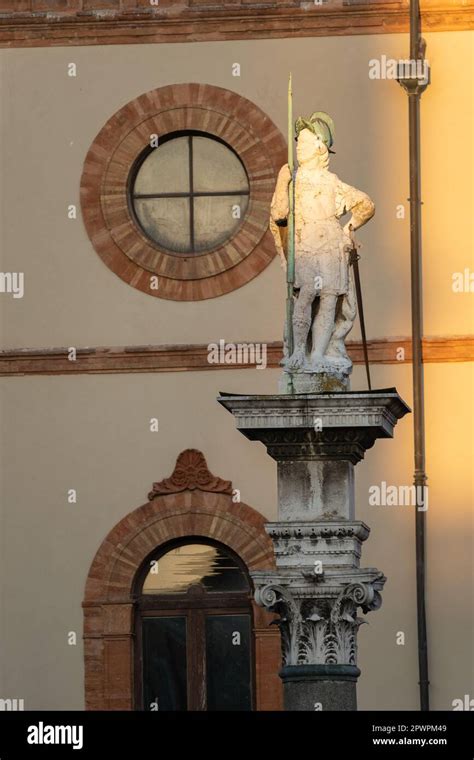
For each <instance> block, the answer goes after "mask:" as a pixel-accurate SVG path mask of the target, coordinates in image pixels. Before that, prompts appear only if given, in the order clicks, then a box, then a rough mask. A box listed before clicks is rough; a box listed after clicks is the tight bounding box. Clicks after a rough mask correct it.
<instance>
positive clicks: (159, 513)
mask: <svg viewBox="0 0 474 760" xmlns="http://www.w3.org/2000/svg"><path fill="white" fill-rule="evenodd" d="M233 493H234V492H233V490H232V484H231V483H230V482H229V481H225V480H222V479H221V478H219V477H216V476H215V475H213V474H212V473H210V472H209V470H208V467H207V464H206V460H205V458H204V456H203V454H202V453H201V452H199V451H197V450H195V449H187V450H186V451H183V452H182V453H181V454H180V455H179V457H178V459H177V461H176V465H175V469H174V471H173V474H172V475H171V477H169V478H165V479H164V480H162V481H160V482H159V483H155V484H154V485H153V489H152V491H151V492H150V493H149V495H148V499H149V501H148V502H147V503H146V504H144V505H143V506H141V507H138V509H135V510H134V511H133V512H131V513H130V514H128V515H126V516H125V517H124V518H123V519H122V520H120V522H119V523H118V524H117V525H116V526H115V527H114V528H112V530H111V531H110V533H109V534H108V535H107V536H106V537H105V539H104V541H103V542H102V544H101V546H100V548H99V550H98V551H97V554H96V556H95V558H94V560H93V562H92V564H91V567H90V570H89V574H88V577H87V582H86V588H85V596H84V602H83V608H84V669H85V704H86V709H88V710H134V709H144V707H143V705H144V702H143V686H140V679H142V680H143V672H142V671H141V672H140V670H139V667H138V661H137V657H138V656H139V655H137V651H138V650H137V647H139V646H142V647H143V641H142V639H140V641H139V638H140V632H139V630H138V627H137V625H138V620H139V619H142V616H140V604H141V600H143V597H144V596H146V594H143V593H142V592H143V584H144V582H145V579H146V576H147V575H148V572H149V571H150V569H151V565H150V564H149V563H150V562H151V561H153V560H157V561H158V562H160V558H162V557H164V556H165V554H166V553H167V551H168V549H170V548H176V547H179V546H180V545H185V544H187V545H197V544H200V545H207V546H213V547H219V548H220V551H221V552H222V553H223V554H224V555H225V556H226V557H228V558H230V560H231V561H232V562H233V563H235V566H236V567H237V568H239V569H240V571H241V572H242V574H243V576H244V577H245V578H247V579H248V578H249V573H252V572H253V571H254V570H268V569H274V567H275V563H274V555H273V546H272V542H271V540H270V538H269V537H268V535H267V533H266V532H265V523H266V520H265V518H264V517H263V516H262V515H261V514H260V513H259V512H257V511H256V510H254V509H252V508H251V507H249V506H248V505H246V504H244V503H243V502H235V501H234V500H233ZM147 562H148V567H147ZM145 568H146V569H145ZM162 569H163V568H162ZM158 575H159V572H158ZM203 578H205V575H204V576H201V581H202V579H203ZM248 582H249V586H250V587H251V583H250V581H248ZM191 585H192V584H191ZM205 585H206V584H204V586H205ZM194 593H195V594H196V597H197V595H198V594H199V593H201V592H200V591H198V589H195V590H194V591H193V590H192V589H189V590H188V591H186V594H187V601H188V602H189V600H190V599H191V598H192V597H193V594H194ZM212 593H213V592H212V591H210V590H208V589H206V588H204V589H203V590H202V593H201V601H200V606H199V605H197V606H196V607H195V609H198V610H199V611H200V612H199V614H200V616H201V625H202V620H203V618H205V613H204V612H203V607H204V608H205V609H206V610H207V611H209V612H210V611H211V610H215V609H217V611H219V607H218V605H217V607H205V605H203V604H202V602H203V601H204V599H208V600H210V599H215V600H216V601H217V599H218V594H217V593H216V596H215V597H211V596H210V595H211V594H212ZM236 593H240V594H241V597H239V600H238V601H239V603H240V602H242V607H238V606H236V607H232V606H231V607H229V606H226V607H225V611H226V612H227V614H228V615H231V614H233V613H234V612H235V613H236V614H237V615H240V614H242V615H249V614H250V613H251V616H250V621H249V622H250V643H249V650H250V660H251V661H252V657H253V666H252V665H251V668H252V670H253V694H251V699H252V702H251V709H255V710H279V709H281V705H282V688H281V681H280V678H279V676H278V672H279V669H280V663H281V653H280V634H279V630H278V627H277V626H276V625H271V623H272V622H273V619H274V616H273V615H271V614H269V613H267V612H266V611H265V610H263V609H262V608H260V607H257V605H256V604H255V602H254V601H253V599H252V595H251V589H250V590H247V589H245V591H244V590H243V589H241V590H240V591H236ZM152 596H153V595H152ZM158 596H160V597H161V599H159V600H158V601H159V604H158V606H157V607H156V606H155V610H158V611H159V610H161V609H162V607H163V604H164V603H165V601H166V600H165V599H163V598H162V597H163V596H164V595H161V594H159V595H158ZM244 597H245V603H244ZM183 598H184V597H183ZM174 601H176V600H174ZM224 601H225V604H226V605H227V604H228V602H229V601H231V600H229V599H226V600H224ZM236 601H237V600H236ZM152 604H153V603H152ZM206 604H207V602H206ZM144 606H145V607H146V604H145V603H144ZM191 608H192V605H190V604H188V607H187V608H186V609H188V610H191ZM176 611H177V612H179V613H181V612H182V611H183V609H182V608H179V607H178V609H177V610H176V609H175V612H176ZM187 614H188V613H187ZM160 615H161V612H160ZM181 616H182V615H181ZM155 617H159V615H156V616H155ZM178 617H179V615H178ZM197 617H199V615H197ZM215 617H216V618H217V617H219V616H218V615H215ZM237 622H238V621H237ZM241 622H242V621H241ZM220 623H224V624H229V620H226V621H222V620H221V621H219V620H217V621H215V622H212V623H210V624H209V625H210V626H211V627H212V625H214V626H215V630H221V632H222V626H221V628H220V629H219V624H220ZM204 624H205V623H204ZM157 625H158V624H157ZM227 630H228V629H227ZM239 632H240V634H241V642H242V639H243V638H244V637H245V633H244V628H242V629H240V630H239V629H238V627H236V626H234V627H233V629H232V631H231V633H232V634H233V633H239ZM224 633H225V631H224ZM142 635H143V634H142ZM197 635H198V634H197V633H196V632H194V633H193V636H194V641H195V642H196V641H198V639H197V638H196V636H197ZM211 635H212V634H209V636H211ZM208 639H209V637H208ZM220 640H222V636H221V637H220ZM235 640H236V639H235ZM200 641H201V648H202V646H205V647H207V646H208V644H207V642H206V637H205V636H204V638H203V636H202V635H201V639H200ZM137 642H138V644H137ZM203 642H204V644H203ZM186 646H187V642H186ZM194 646H196V643H195V644H194ZM233 646H234V645H233ZM235 646H238V645H235ZM241 651H243V650H241ZM234 654H236V653H235V652H234ZM141 656H142V657H143V654H142V655H141ZM192 656H193V655H192ZM201 658H203V653H202V651H201ZM205 663H206V659H205V656H204V659H203V660H202V661H201V665H200V668H201V672H204V671H203V668H204V667H205ZM206 678H207V674H206ZM201 683H202V680H201ZM205 683H206V706H207V709H212V708H210V705H211V704H212V695H211V698H209V697H208V696H207V681H206V682H205ZM186 684H187V681H186ZM140 688H141V690H142V697H141V698H139V693H138V692H139V689H140ZM217 688H218V687H217ZM201 693H202V687H201ZM209 693H210V692H209ZM152 696H158V695H152ZM192 699H193V700H195V697H194V696H193V697H192ZM187 700H188V693H186V703H187V709H197V708H195V707H193V705H195V704H196V702H195V701H193V702H192V704H191V708H190V707H189V703H188V701H187ZM159 707H160V705H159V704H158V709H159ZM148 709H150V708H149V707H148ZM199 709H204V708H203V706H202V702H201V706H200V707H199ZM228 709H235V708H233V707H230V708H228Z"/></svg>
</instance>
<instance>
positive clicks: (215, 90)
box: [81, 84, 286, 301]
mask: <svg viewBox="0 0 474 760" xmlns="http://www.w3.org/2000/svg"><path fill="white" fill-rule="evenodd" d="M183 129H192V130H198V131H203V132H206V133H208V134H210V135H214V136H216V137H219V138H221V139H222V140H224V141H225V142H226V143H227V144H228V145H229V146H230V147H231V148H233V149H234V150H235V152H236V153H237V154H238V155H239V156H240V159H241V160H242V162H243V164H244V165H245V168H246V171H247V174H248V178H249V187H250V199H249V207H248V209H247V213H246V215H245V217H244V219H243V221H242V224H241V225H240V227H239V229H238V231H237V233H236V234H235V235H234V236H233V237H232V238H231V239H230V240H228V241H227V242H226V243H224V244H223V245H221V246H220V247H219V248H217V249H214V250H213V251H212V252H210V253H207V254H200V255H199V256H193V255H190V256H187V257H184V256H174V255H172V254H170V253H168V252H167V251H164V250H160V249H159V247H158V246H157V245H155V244H154V243H152V242H151V241H150V240H149V239H148V238H147V237H146V236H145V235H144V234H143V233H142V232H141V230H140V229H139V227H138V226H137V224H136V223H135V221H134V220H133V219H132V217H131V215H130V211H129V207H128V200H127V192H128V189H127V187H128V185H127V183H128V176H129V173H130V170H131V168H132V166H133V164H134V162H135V161H136V159H137V158H138V157H139V156H140V154H141V153H142V152H143V150H144V149H145V148H146V147H147V146H148V145H149V144H150V135H153V134H157V135H158V136H159V135H163V134H168V133H170V132H175V131H179V130H183ZM285 160H286V144H285V140H284V138H283V136H282V134H281V132H280V131H279V130H278V128H277V127H276V126H275V124H273V122H272V121H271V119H270V118H269V117H268V116H267V115H266V114H265V113H264V112H263V111H262V110H261V109H260V108H258V107H257V106H256V105H255V104H254V103H252V102H251V101H250V100H247V99H246V98H243V97H241V96H240V95H237V93H235V92H231V91H230V90H226V89H223V88H221V87H213V86H211V85H206V84H177V85H169V86H167V87H161V88H159V89H156V90H152V91H150V92H147V93H145V94H144V95H140V96H139V97H138V98H136V99H135V100H133V101H131V102H130V103H128V104H127V105H125V106H124V107H123V108H121V109H120V111H118V112H117V113H116V114H114V115H113V116H112V117H111V118H110V119H109V121H108V122H107V123H106V124H105V126H104V127H103V128H102V129H101V131H100V132H99V134H98V135H97V137H96V139H95V140H94V142H93V143H92V145H91V147H90V149H89V152H88V154H87V157H86V160H85V163H84V169H83V174H82V179H81V206H82V215H83V219H84V222H85V225H86V229H87V232H88V234H89V238H90V240H91V242H92V245H93V246H94V248H95V250H96V251H97V253H98V254H99V256H100V257H101V258H102V260H103V261H104V263H105V264H106V265H107V266H108V267H109V269H111V270H112V271H113V272H115V274H117V275H118V276H119V277H121V279H123V280H125V282H127V283H129V284H130V285H132V286H133V287H135V288H137V289H138V290H142V291H143V292H145V293H147V294H149V295H153V296H156V297H159V298H167V299H172V300H179V301H196V300H202V299H206V298H214V297H216V296H219V295H222V294H224V293H228V292H229V291H231V290H235V289H236V288H238V287H240V286H241V285H244V284H245V283H246V282H248V281H249V280H251V279H252V278H253V277H255V276H256V275H257V274H259V273H260V272H261V271H262V270H263V269H264V268H265V267H266V266H268V264H269V263H270V261H271V260H272V259H273V257H274V256H275V253H276V251H275V246H274V243H273V239H272V236H271V233H270V231H269V230H268V218H269V211H270V202H271V198H272V193H273V188H274V186H275V181H276V176H277V173H278V171H279V169H280V167H281V166H282V164H283V163H285ZM153 275H157V276H158V278H159V287H158V289H153V287H152V284H153V283H152V281H151V277H152V276H153Z"/></svg>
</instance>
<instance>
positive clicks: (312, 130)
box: [295, 111, 334, 166]
mask: <svg viewBox="0 0 474 760" xmlns="http://www.w3.org/2000/svg"><path fill="white" fill-rule="evenodd" d="M295 131H296V139H297V145H296V155H297V158H298V163H299V164H304V163H306V162H307V161H311V160H313V159H315V158H318V159H319V163H321V162H322V163H323V165H325V166H327V165H328V163H329V153H333V151H332V150H331V146H332V144H333V141H334V122H333V120H332V119H331V117H330V116H329V115H328V114H327V113H325V112H324V111H315V112H314V113H313V114H311V116H310V117H309V119H305V118H304V117H303V116H300V117H299V118H298V119H297V120H296V123H295Z"/></svg>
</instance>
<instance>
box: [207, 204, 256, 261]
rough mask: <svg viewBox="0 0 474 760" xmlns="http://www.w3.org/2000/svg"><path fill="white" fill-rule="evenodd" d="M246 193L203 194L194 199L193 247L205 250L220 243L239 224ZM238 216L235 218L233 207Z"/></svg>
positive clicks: (243, 213)
mask: <svg viewBox="0 0 474 760" xmlns="http://www.w3.org/2000/svg"><path fill="white" fill-rule="evenodd" d="M248 201H249V199H248V195H221V196H217V197H215V196H203V197H198V198H195V199H194V248H195V250H196V251H207V250H210V249H211V248H215V247H216V246H218V245H222V243H224V242H225V241H226V240H227V239H228V238H229V237H230V236H231V235H232V234H233V233H234V232H235V231H236V230H237V229H238V227H239V226H240V224H241V221H242V219H243V217H244V216H245V212H246V211H247V206H248ZM236 207H238V208H239V210H240V218H238V219H235V218H234V213H235V208H236Z"/></svg>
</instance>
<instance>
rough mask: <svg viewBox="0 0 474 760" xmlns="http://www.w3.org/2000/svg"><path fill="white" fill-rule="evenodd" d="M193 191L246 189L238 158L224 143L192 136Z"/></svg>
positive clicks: (246, 185)
mask: <svg viewBox="0 0 474 760" xmlns="http://www.w3.org/2000/svg"><path fill="white" fill-rule="evenodd" d="M193 168H194V182H193V184H194V190H195V192H203V191H207V192H209V191H210V192H218V191H229V190H244V191H245V190H248V180H247V174H246V172H245V169H244V167H243V165H242V162H241V161H240V159H239V158H238V157H237V156H236V155H235V153H234V152H233V151H232V150H231V149H230V148H228V147H227V146H226V145H223V144H222V143H220V142H218V141H217V140H212V139H210V138H208V137H197V136H194V137H193Z"/></svg>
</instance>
